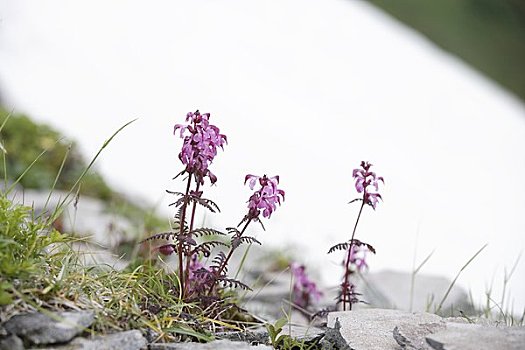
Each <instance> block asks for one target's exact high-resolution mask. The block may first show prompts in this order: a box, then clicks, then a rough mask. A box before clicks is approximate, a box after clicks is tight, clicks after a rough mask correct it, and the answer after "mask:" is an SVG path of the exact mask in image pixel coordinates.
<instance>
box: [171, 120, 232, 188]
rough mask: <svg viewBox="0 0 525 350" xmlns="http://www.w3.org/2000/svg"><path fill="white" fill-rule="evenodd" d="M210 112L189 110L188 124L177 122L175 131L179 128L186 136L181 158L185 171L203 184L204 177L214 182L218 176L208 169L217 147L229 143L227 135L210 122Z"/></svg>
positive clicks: (184, 136) (182, 136)
mask: <svg viewBox="0 0 525 350" xmlns="http://www.w3.org/2000/svg"><path fill="white" fill-rule="evenodd" d="M209 119H210V114H209V113H204V114H200V112H199V111H198V110H197V111H195V113H192V112H189V113H188V114H187V115H186V121H187V122H188V121H189V122H190V123H189V124H188V125H182V124H176V125H175V127H174V128H173V133H174V134H176V133H177V130H179V135H180V137H181V138H184V141H183V145H182V150H181V152H180V153H179V159H180V160H181V162H182V164H184V165H186V169H185V171H187V172H188V173H190V174H193V175H194V176H195V179H196V180H197V181H198V182H199V183H201V184H203V183H204V178H205V177H206V176H208V177H209V178H210V181H211V183H212V184H214V183H215V182H216V181H217V177H216V176H215V175H214V174H213V173H212V172H211V171H210V170H209V169H208V166H209V165H210V164H211V163H212V161H213V158H215V156H216V155H217V148H218V147H220V148H222V149H224V144H225V143H227V139H226V136H225V135H223V134H221V133H220V130H219V128H218V127H216V126H215V125H212V124H210V123H209Z"/></svg>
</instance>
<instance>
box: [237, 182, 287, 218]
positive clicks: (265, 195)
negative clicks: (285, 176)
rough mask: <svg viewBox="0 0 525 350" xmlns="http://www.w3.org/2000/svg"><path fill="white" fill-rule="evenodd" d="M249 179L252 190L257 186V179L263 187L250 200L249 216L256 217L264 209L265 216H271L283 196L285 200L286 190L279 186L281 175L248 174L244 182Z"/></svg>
mask: <svg viewBox="0 0 525 350" xmlns="http://www.w3.org/2000/svg"><path fill="white" fill-rule="evenodd" d="M248 181H249V186H250V189H251V190H253V189H254V188H255V185H256V184H257V181H258V182H259V184H260V185H261V188H260V189H259V190H257V191H255V192H254V193H253V194H252V195H251V197H250V199H249V200H248V209H249V212H248V217H249V218H250V219H255V218H257V217H259V214H260V213H261V211H262V214H263V217H265V218H270V216H271V215H272V213H273V212H274V211H275V210H276V209H277V204H279V205H281V198H282V200H283V201H284V191H283V190H280V189H278V188H277V185H278V184H279V176H273V177H267V176H266V175H264V176H262V177H260V176H255V175H246V177H245V178H244V183H245V184H246V182H248Z"/></svg>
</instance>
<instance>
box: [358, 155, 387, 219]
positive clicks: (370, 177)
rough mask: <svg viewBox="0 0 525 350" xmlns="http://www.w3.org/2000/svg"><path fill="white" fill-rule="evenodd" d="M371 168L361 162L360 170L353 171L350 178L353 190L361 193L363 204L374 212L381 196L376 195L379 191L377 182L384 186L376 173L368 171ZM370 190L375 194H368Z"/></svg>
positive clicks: (367, 163)
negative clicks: (353, 184)
mask: <svg viewBox="0 0 525 350" xmlns="http://www.w3.org/2000/svg"><path fill="white" fill-rule="evenodd" d="M371 167H372V164H370V163H369V162H365V161H362V162H361V168H362V169H354V171H353V172H352V177H353V178H354V179H355V189H356V190H357V192H358V193H363V201H364V202H365V204H368V205H369V206H371V207H372V208H373V209H374V210H375V208H376V206H377V203H378V202H379V199H381V200H382V198H381V195H380V194H379V193H377V191H378V190H379V181H381V182H382V183H383V184H384V183H385V180H384V179H383V177H382V176H377V175H376V173H374V172H373V171H370V168H371ZM371 188H373V189H374V190H375V192H370V190H371Z"/></svg>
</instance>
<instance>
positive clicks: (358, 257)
mask: <svg viewBox="0 0 525 350" xmlns="http://www.w3.org/2000/svg"><path fill="white" fill-rule="evenodd" d="M367 253H368V248H367V247H366V245H352V252H351V253H350V264H352V265H354V266H355V268H356V269H357V270H358V271H361V272H362V271H364V270H366V269H368V264H367V263H366V254H367Z"/></svg>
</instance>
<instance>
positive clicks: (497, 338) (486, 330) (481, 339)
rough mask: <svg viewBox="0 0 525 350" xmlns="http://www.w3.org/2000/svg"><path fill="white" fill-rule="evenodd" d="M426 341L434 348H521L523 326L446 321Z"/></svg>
mask: <svg viewBox="0 0 525 350" xmlns="http://www.w3.org/2000/svg"><path fill="white" fill-rule="evenodd" d="M427 342H428V344H430V346H431V347H432V349H435V350H495V349H497V350H523V349H525V328H524V327H489V326H481V325H475V324H459V323H448V324H447V327H446V329H445V330H443V331H440V332H437V333H435V334H432V335H429V336H428V337H427Z"/></svg>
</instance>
